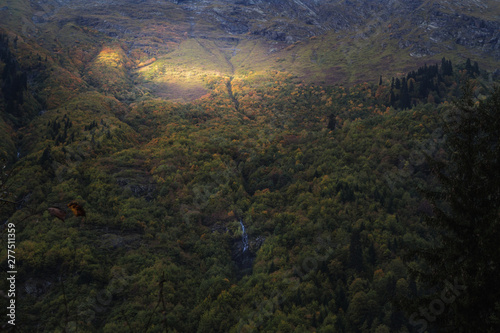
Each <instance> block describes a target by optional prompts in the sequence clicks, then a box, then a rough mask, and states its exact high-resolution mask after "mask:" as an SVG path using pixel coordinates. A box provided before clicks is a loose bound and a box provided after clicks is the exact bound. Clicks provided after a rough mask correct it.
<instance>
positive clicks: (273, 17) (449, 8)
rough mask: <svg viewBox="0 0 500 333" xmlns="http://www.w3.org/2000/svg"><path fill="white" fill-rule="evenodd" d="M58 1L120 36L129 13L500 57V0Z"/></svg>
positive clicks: (257, 33)
mask: <svg viewBox="0 0 500 333" xmlns="http://www.w3.org/2000/svg"><path fill="white" fill-rule="evenodd" d="M45 2H47V3H49V2H50V1H48V0H47V1H45ZM32 3H33V4H34V5H36V6H39V7H40V3H42V4H43V2H40V1H37V2H35V1H32ZM57 4H59V5H60V6H62V7H65V8H66V9H67V10H69V11H70V13H71V12H72V13H75V14H76V13H78V20H79V21H78V24H82V25H88V26H91V27H94V28H96V29H98V30H100V31H102V32H105V33H107V34H108V35H110V36H113V37H116V36H119V35H123V34H127V33H134V30H135V29H134V27H131V26H130V24H126V23H125V24H123V22H121V24H120V21H123V20H125V19H127V18H136V19H139V20H143V21H144V23H145V24H161V23H162V22H163V21H172V20H173V21H174V22H175V21H179V22H178V23H179V24H180V23H181V22H180V21H183V23H184V24H180V26H184V28H185V29H186V30H187V33H189V35H190V36H192V37H199V38H215V37H216V36H217V35H220V34H221V33H223V34H228V35H233V36H240V37H245V38H251V37H253V38H265V39H267V40H273V41H279V42H285V43H289V44H291V43H294V42H297V41H299V40H302V39H305V38H308V37H311V36H317V35H321V34H323V33H325V32H327V31H335V32H339V33H342V32H358V33H360V34H361V35H363V37H365V38H366V37H369V36H370V34H373V33H377V32H381V31H383V30H385V28H387V27H390V31H389V33H390V34H391V38H393V39H397V41H398V45H399V46H400V47H401V48H404V49H408V51H409V53H411V54H412V55H413V56H415V57H421V56H424V55H430V54H436V53H439V52H442V51H443V49H445V50H454V49H457V48H460V47H465V48H468V49H474V50H477V52H478V54H481V53H487V54H490V55H494V56H495V57H496V58H500V42H499V41H500V22H499V20H498V17H499V15H500V6H499V5H498V4H497V2H495V1H464V0H462V1H454V2H453V3H449V2H445V1H423V0H410V1H394V0H392V1H388V0H350V1H349V0H346V1H332V0H271V1H269V0H266V1H264V0H218V1H216V0H169V1H168V2H166V1H163V2H159V1H152V0H144V1H140V2H137V1H132V0H121V1H118V0H110V1H97V0H90V1H82V0H72V1H70V0H68V1H59V2H57ZM42 7H43V6H42ZM45 7H47V6H45ZM39 9H40V8H39ZM42 9H43V8H42ZM172 10H173V11H174V16H175V18H173V17H172V15H171V14H172V13H171V11H172ZM165 11H170V13H166V12H165ZM39 14H40V13H39ZM52 14H53V12H52ZM115 14H120V15H118V16H117V15H115ZM108 15H110V17H106V16H108ZM43 18H44V16H42V15H38V16H36V19H37V20H40V19H43ZM52 19H56V20H57V17H56V16H53V17H52ZM135 28H136V29H137V28H138V27H135ZM143 33H144V32H143Z"/></svg>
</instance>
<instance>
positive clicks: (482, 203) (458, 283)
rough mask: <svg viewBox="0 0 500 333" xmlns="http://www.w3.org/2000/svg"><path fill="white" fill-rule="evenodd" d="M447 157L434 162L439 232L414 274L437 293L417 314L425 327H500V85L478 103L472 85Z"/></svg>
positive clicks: (453, 117) (453, 124)
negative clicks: (438, 186)
mask: <svg viewBox="0 0 500 333" xmlns="http://www.w3.org/2000/svg"><path fill="white" fill-rule="evenodd" d="M444 129H445V133H446V147H445V149H446V150H447V153H448V158H447V160H446V161H436V160H432V159H429V160H430V165H431V166H432V169H433V172H434V174H435V175H436V177H437V180H438V181H439V184H440V189H439V190H435V191H428V192H427V197H428V199H429V200H430V201H431V203H432V205H433V212H434V214H433V216H430V217H428V218H427V222H428V224H429V226H430V227H431V228H432V229H434V230H436V231H437V233H438V234H439V236H438V239H439V240H438V241H437V243H436V245H435V246H434V247H433V248H427V249H423V250H422V249H421V250H418V251H417V252H416V253H417V255H418V256H419V257H420V259H422V261H421V265H420V266H419V267H418V268H417V267H415V266H411V267H410V272H412V273H413V276H414V277H415V278H416V279H417V280H418V281H420V282H422V283H423V284H424V285H426V286H428V287H431V290H434V291H435V294H433V295H430V296H427V298H421V302H420V308H419V310H416V312H414V313H413V315H412V317H410V322H411V323H412V324H413V325H415V326H416V327H415V328H417V329H418V331H419V332H423V331H425V329H426V327H427V325H431V324H433V323H435V324H437V325H438V327H439V328H440V329H441V330H443V331H444V330H445V329H449V330H450V331H453V332H499V331H500V330H499V326H500V323H499V321H498V309H499V308H500V285H499V283H498V279H499V277H500V246H498V242H499V241H500V89H496V90H495V91H494V92H493V93H492V94H491V96H490V97H489V98H487V99H486V100H482V101H481V100H480V101H477V100H476V99H475V98H474V95H473V89H472V87H471V85H470V84H468V85H467V86H466V88H465V89H464V95H463V97H462V99H461V100H460V101H459V102H457V103H456V107H455V109H454V110H453V112H452V113H451V114H450V116H449V117H448V120H447V121H446V123H445V124H444Z"/></svg>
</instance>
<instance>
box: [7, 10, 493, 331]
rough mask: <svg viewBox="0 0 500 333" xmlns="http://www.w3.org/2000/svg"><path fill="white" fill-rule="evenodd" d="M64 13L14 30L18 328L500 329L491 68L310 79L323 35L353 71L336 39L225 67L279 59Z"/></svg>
mask: <svg viewBox="0 0 500 333" xmlns="http://www.w3.org/2000/svg"><path fill="white" fill-rule="evenodd" d="M172 3H175V5H177V3H176V2H172ZM178 3H184V2H181V1H179V2H178ZM276 3H279V2H276ZM236 5H238V6H240V5H241V6H243V5H245V6H246V5H248V4H246V2H245V4H236ZM236 5H235V6H236ZM9 6H10V7H12V6H13V5H12V4H10V3H9ZM40 6H41V5H40ZM145 6H146V5H145ZM168 6H174V5H173V4H169V5H168ZM146 7H147V6H146ZM169 8H170V7H169ZM172 8H174V7H172ZM175 8H177V7H175ZM235 8H236V7H235ZM1 10H2V9H0V11H1ZM9 10H10V9H9ZM22 10H27V9H25V8H23V9H22ZM236 11H237V10H236V9H235V12H236ZM13 12H14V11H13ZM18 12H21V9H20V10H19V11H16V12H15V13H18ZM46 12H48V11H46ZM51 13H52V12H51ZM61 13H62V14H60V15H63V14H65V13H66V12H64V11H63V10H61ZM0 14H2V13H0ZM2 15H3V14H2ZM47 15H48V14H47ZM51 15H52V14H51ZM96 15H97V14H96ZM137 15H139V14H137ZM193 15H194V14H193ZM221 15H222V14H221ZM37 17H38V16H37ZM50 17H52V16H47V18H45V16H39V20H42V19H45V20H46V22H47V23H44V24H46V25H44V27H45V28H46V29H47V30H46V31H44V32H43V33H42V32H38V33H39V35H37V36H35V37H30V38H32V39H30V38H28V37H26V35H22V34H16V33H15V32H13V31H10V30H1V32H2V33H1V34H0V113H1V117H0V162H1V163H0V230H1V232H2V237H1V240H0V265H1V267H2V271H1V273H0V276H1V279H0V281H1V282H0V291H1V292H2V296H3V297H0V307H1V308H2V309H6V308H7V307H8V306H9V305H10V304H11V303H10V300H12V299H14V298H13V297H11V296H9V295H8V293H7V292H6V291H8V290H9V288H12V287H11V285H12V284H11V280H8V279H7V278H8V277H10V276H11V275H12V273H8V271H9V269H8V268H9V267H10V266H9V265H10V264H11V262H10V261H9V260H12V259H11V257H9V255H12V252H9V249H11V248H9V247H8V246H9V245H10V244H15V265H14V266H12V267H15V271H16V273H15V288H16V291H15V306H16V316H15V323H16V325H15V327H14V326H13V325H11V324H9V323H8V322H6V321H2V322H0V327H1V328H2V330H4V329H5V330H10V331H20V332H25V331H36V332H116V331H119V332H122V331H123V332H126V331H129V332H200V333H201V332H203V333H205V332H370V333H372V332H373V333H385V332H441V331H447V330H448V331H459V332H474V330H476V329H478V328H480V329H481V331H484V332H495V331H496V330H497V329H498V327H499V325H500V320H499V313H500V303H499V301H498V296H499V291H498V290H499V288H498V287H497V286H496V285H495V283H496V277H497V276H498V264H499V261H500V259H499V253H498V249H497V248H496V240H497V239H498V235H499V232H500V231H499V221H498V218H499V210H498V209H499V207H498V204H497V203H498V199H499V198H498V196H499V195H500V192H499V188H500V183H499V175H498V170H500V168H498V161H499V145H498V137H499V133H498V130H499V128H500V126H498V124H499V123H498V121H499V119H500V102H499V98H500V92H499V90H498V88H496V89H495V87H496V85H497V83H498V72H494V71H491V63H492V62H491V59H489V60H488V61H485V64H484V68H483V63H482V62H481V59H469V58H467V57H461V56H460V57H459V56H456V55H453V56H452V59H450V58H448V56H445V57H439V58H433V60H430V61H429V62H427V63H424V62H421V61H418V62H416V63H415V65H414V66H413V67H411V68H409V67H408V66H407V62H405V64H406V65H405V66H403V68H405V71H404V72H399V73H397V74H396V72H394V73H393V74H392V76H391V75H389V76H387V71H385V70H381V71H380V72H378V69H380V67H378V66H374V68H373V71H374V72H376V73H374V74H373V73H372V74H373V77H376V79H374V80H372V81H373V82H372V81H367V82H365V81H364V80H361V79H356V78H354V79H352V80H349V82H348V83H346V84H340V83H339V81H337V77H335V80H334V79H332V78H330V77H329V76H328V75H330V73H335V75H337V74H339V73H344V74H345V72H344V71H347V69H346V68H348V67H349V66H351V67H354V65H352V64H350V65H346V63H348V62H349V61H353V62H355V64H357V63H356V61H368V60H366V59H361V60H359V59H357V58H356V59H354V58H355V56H354V55H353V54H352V53H350V54H349V55H348V56H347V58H349V59H347V60H349V61H344V62H343V63H342V66H346V67H342V68H334V67H324V69H325V71H324V73H323V72H322V70H321V69H322V68H321V67H317V68H315V71H317V72H318V71H319V72H320V73H321V75H319V74H317V72H314V73H312V72H310V71H311V68H310V67H307V66H304V67H300V66H302V65H303V63H301V61H302V60H300V59H301V56H302V59H303V58H305V56H304V54H303V53H300V52H306V51H304V49H301V48H302V47H304V45H305V44H306V43H310V44H307V45H309V46H308V47H312V48H311V49H307V53H305V54H307V58H308V59H310V61H311V62H313V63H315V64H316V65H317V66H322V64H325V63H328V66H330V64H331V63H330V62H329V61H338V59H337V58H335V57H337V55H336V54H335V53H333V52H334V51H332V54H329V53H328V52H327V51H325V50H324V49H321V48H320V47H319V46H318V45H320V44H321V43H323V41H324V40H323V38H327V37H325V36H327V35H325V36H323V37H317V36H313V37H310V38H309V37H308V38H309V40H308V42H305V41H304V42H302V41H298V42H296V41H294V42H293V43H289V44H287V45H286V46H285V47H283V50H281V51H273V52H275V53H276V54H278V56H276V58H273V59H272V62H271V61H270V60H269V62H264V60H262V62H261V65H262V69H261V70H254V69H255V67H254V68H250V67H248V68H246V67H244V66H243V65H241V66H240V67H238V68H235V67H234V66H233V67H232V66H229V64H232V62H231V61H226V60H227V59H226V58H227V57H228V56H227V54H232V56H233V58H235V59H239V58H238V56H239V55H238V53H237V52H239V51H241V49H245V48H248V49H245V51H246V52H249V53H248V54H250V55H249V57H252V56H253V57H255V58H256V59H259V61H261V59H262V58H261V57H262V53H259V52H261V51H262V49H263V48H262V45H261V44H259V43H258V42H256V41H255V40H254V39H252V38H253V37H252V38H250V37H249V39H248V41H247V42H248V43H249V44H245V43H243V42H242V43H241V44H240V43H239V42H235V41H234V40H233V39H229V38H226V39H221V40H216V41H215V42H214V41H213V40H210V39H209V38H206V39H203V38H194V37H192V36H191V35H194V32H193V31H195V30H192V31H191V30H190V31H188V32H189V33H186V35H182V34H180V33H179V32H178V31H177V30H175V29H177V28H175V27H173V26H168V27H161V29H162V30H161V32H162V34H163V35H162V36H168V38H170V39H169V42H168V43H170V44H168V43H164V41H160V40H159V39H160V38H159V37H154V38H157V39H158V40H157V39H154V38H153V37H151V36H150V35H147V34H146V32H144V34H145V35H143V36H142V37H140V36H139V35H138V36H139V37H137V38H146V37H144V36H146V35H147V38H152V40H154V41H155V43H157V44H158V45H160V44H161V45H163V46H165V45H167V46H168V47H167V46H165V47H166V48H168V52H167V53H165V54H161V53H160V51H158V54H152V53H151V52H152V51H150V49H149V48H144V49H143V50H141V51H140V52H139V51H138V49H134V48H131V47H129V44H127V40H126V39H122V40H120V38H119V35H118V33H117V36H110V35H109V34H108V35H106V34H104V33H103V32H102V31H100V30H99V29H101V30H103V31H108V30H110V29H111V30H113V29H118V28H117V27H116V26H114V25H113V24H111V23H110V24H109V25H106V26H104V28H103V27H101V26H99V25H98V24H95V26H94V28H93V27H92V25H91V24H92V22H93V21H92V20H91V19H90V18H88V17H84V16H81V17H79V18H78V20H77V21H75V22H76V23H75V22H73V21H71V20H68V21H65V22H63V23H61V22H62V21H59V22H56V21H55V20H52V21H51V19H50ZM189 19H192V18H189ZM44 22H45V21H44ZM110 22H114V21H113V20H112V19H111V18H110ZM134 22H135V21H134ZM478 22H479V21H478ZM195 23H196V24H195ZM199 23H200V22H192V24H191V25H188V26H189V27H191V29H194V27H197V24H199ZM233 23H234V25H233V26H231V27H232V28H231V29H233V30H234V29H236V28H238V27H239V26H238V25H237V24H236V23H235V22H233ZM204 24H205V23H204ZM307 24H308V25H312V23H307ZM478 24H479V23H478ZM56 26H57V27H58V29H61V30H55V29H56V28H55V27H56ZM134 28H135V27H134V26H132V25H131V26H130V27H129V28H128V29H131V31H135V30H134ZM156 28H158V29H160V28H159V27H156ZM203 28H206V26H203ZM483 28H484V27H483ZM51 29H54V30H53V31H52V30H51ZM106 29H107V30H106ZM228 29H229V28H228ZM384 29H389V30H390V31H396V27H391V26H387V27H386V28H384ZM484 29H485V28H484ZM208 30H209V31H210V29H208ZM233 30H231V31H233ZM54 31H57V33H56V32H54ZM61 31H63V32H64V34H63V33H62V32H61ZM68 31H70V32H71V34H69V33H68ZM398 31H399V30H398ZM66 33H68V34H66ZM183 33H184V32H183ZM234 33H235V34H236V32H234ZM33 34H34V35H35V33H34V32H33ZM45 34H46V35H45ZM51 34H53V35H51ZM262 34H265V32H264V30H262ZM376 35H377V34H376ZM40 36H56V37H54V38H42V37H40ZM68 36H78V38H76V37H71V38H70V37H68ZM155 36H156V35H155ZM252 36H253V35H252ZM266 36H267V37H269V36H271V37H272V36H274V35H266ZM271 37H269V38H271ZM278 37H279V36H278ZM330 37H331V36H330ZM182 38H185V39H186V41H185V42H183V43H180V42H179V40H180V39H182ZM328 38H329V37H328ZM332 38H333V37H332ZM332 40H335V39H331V40H326V41H327V42H331V41H332ZM162 43H163V44H162ZM218 43H219V44H218ZM252 43H254V44H252ZM272 43H274V41H272V42H271V44H272ZM316 43H318V44H316ZM356 43H357V42H356ZM359 43H361V42H359ZM155 45H156V44H155ZM214 45H216V46H217V47H218V49H215V48H211V47H213V46H214ZM249 45H250V46H251V47H250V46H249ZM273 45H274V44H273ZM357 45H361V44H356V45H355V46H357ZM174 46H175V47H174ZM158 50H160V49H158ZM217 50H219V51H220V50H223V51H220V52H219V51H217ZM228 50H229V51H228ZM146 51H147V52H146ZM197 52H200V53H199V54H203V55H206V58H204V56H199V55H198V53H197ZM224 52H226V53H224ZM227 52H229V53H227ZM273 52H270V53H269V54H268V56H269V59H271V57H274V55H272V54H273ZM279 52H282V53H279ZM283 52H289V53H283ZM290 52H291V53H290ZM293 52H295V53H293ZM335 52H337V51H335ZM366 56H367V57H369V56H370V55H369V54H368V55H366ZM397 56H399V55H397ZM329 57H332V58H331V59H330V58H329ZM356 57H358V55H356ZM221 59H222V60H221ZM266 59H267V58H266ZM297 59H299V60H297ZM332 59H333V60H332ZM266 61H268V60H266ZM289 61H292V63H293V61H297V62H296V63H294V64H295V65H294V66H296V67H297V68H298V69H297V72H300V73H301V76H299V75H297V74H296V73H295V72H293V71H292V70H290V69H291V68H293V66H291V65H290V66H289V64H290V63H289ZM241 63H242V64H243V63H244V62H243V61H242V62H241ZM339 63H340V61H339ZM190 64H193V67H192V68H191V67H190ZM369 65H370V64H369V63H365V65H364V66H365V67H359V68H368V67H370V66H369ZM325 66H326V65H325ZM231 67H232V68H231ZM299 67H300V68H299ZM318 68H319V70H318ZM327 68H328V70H326V69H327ZM359 68H358V70H359ZM304 73H307V75H304ZM352 73H356V72H354V71H353V72H352ZM344 74H342V75H344ZM332 75H333V74H332ZM339 75H340V74H339ZM353 75H354V74H353ZM340 77H342V76H340ZM464 87H465V88H464ZM14 234H15V240H14V238H13V237H11V236H10V235H14ZM12 249H14V248H12ZM12 270H13V269H10V271H12ZM2 313H3V312H2Z"/></svg>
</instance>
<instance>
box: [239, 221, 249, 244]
mask: <svg viewBox="0 0 500 333" xmlns="http://www.w3.org/2000/svg"><path fill="white" fill-rule="evenodd" d="M240 225H241V231H242V235H241V241H242V243H243V252H245V251H246V250H248V234H247V233H246V232H245V226H244V225H243V221H242V220H240Z"/></svg>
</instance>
